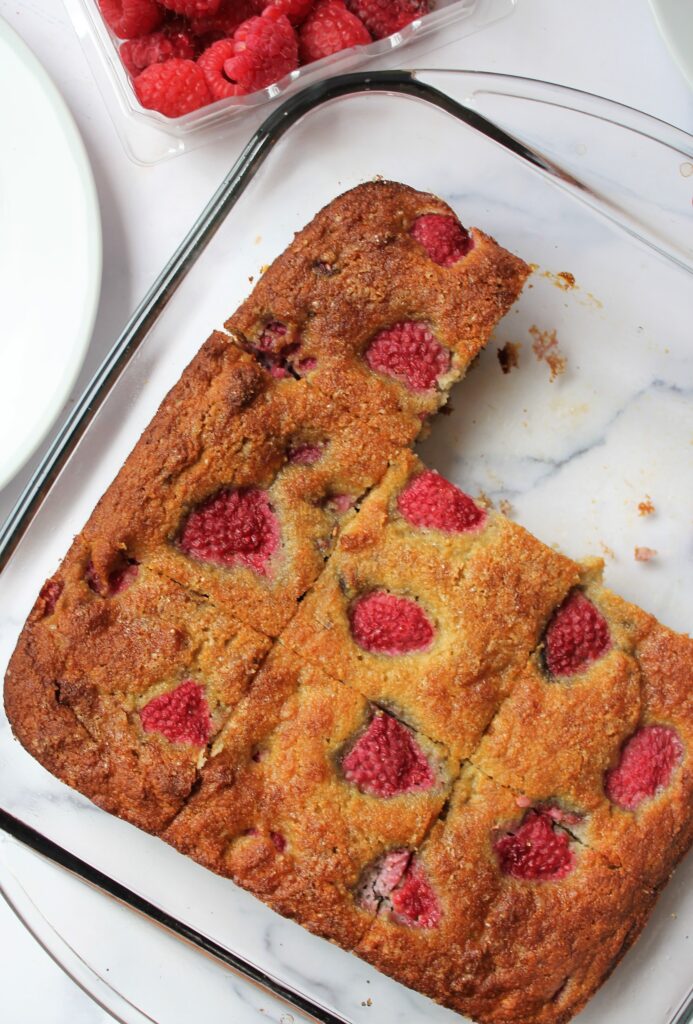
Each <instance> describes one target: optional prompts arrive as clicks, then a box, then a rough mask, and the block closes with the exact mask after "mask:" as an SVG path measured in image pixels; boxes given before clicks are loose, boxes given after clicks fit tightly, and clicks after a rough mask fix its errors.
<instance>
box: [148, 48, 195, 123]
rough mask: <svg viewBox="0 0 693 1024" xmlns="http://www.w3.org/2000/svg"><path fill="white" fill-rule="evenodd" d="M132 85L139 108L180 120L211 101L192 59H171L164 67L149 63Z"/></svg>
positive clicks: (166, 61) (165, 62) (164, 63)
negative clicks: (139, 104) (140, 106)
mask: <svg viewBox="0 0 693 1024" xmlns="http://www.w3.org/2000/svg"><path fill="white" fill-rule="evenodd" d="M134 85H135V92H136V93H137V97H138V99H139V101H140V103H141V104H142V106H143V107H147V109H148V110H158V111H159V113H161V114H165V115H166V117H181V116H182V115H183V114H189V113H190V111H191V110H197V109H198V107H204V106H205V104H206V103H211V102H212V94H211V93H210V91H209V87H208V85H207V82H206V80H205V76H204V75H203V73H202V69H201V68H199V67H198V66H197V64H196V63H195V62H194V61H192V60H181V59H180V58H178V57H173V58H172V59H171V60H165V61H164V62H163V64H150V65H149V67H148V68H145V69H144V71H143V72H142V73H141V74H139V75H138V76H137V78H136V79H135V82H134Z"/></svg>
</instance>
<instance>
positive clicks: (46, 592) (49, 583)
mask: <svg viewBox="0 0 693 1024" xmlns="http://www.w3.org/2000/svg"><path fill="white" fill-rule="evenodd" d="M64 585H65V584H64V583H63V582H62V580H46V582H45V583H44V584H43V586H42V587H41V590H40V591H39V598H40V600H42V601H43V608H42V613H41V618H43V619H45V618H46V616H47V615H52V614H53V612H54V611H55V606H56V604H57V603H58V598H59V597H60V595H61V594H62V592H63V587H64Z"/></svg>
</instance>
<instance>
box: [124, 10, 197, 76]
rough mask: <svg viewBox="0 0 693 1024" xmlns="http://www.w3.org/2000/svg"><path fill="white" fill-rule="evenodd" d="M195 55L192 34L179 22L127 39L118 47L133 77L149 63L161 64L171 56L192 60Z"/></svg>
mask: <svg viewBox="0 0 693 1024" xmlns="http://www.w3.org/2000/svg"><path fill="white" fill-rule="evenodd" d="M196 56H197V47H196V45H195V41H194V39H193V37H192V34H191V33H190V32H189V31H188V30H187V29H186V28H184V27H183V26H182V24H180V23H179V24H175V23H172V24H171V25H166V26H164V28H162V29H161V31H160V32H152V33H150V35H148V36H140V38H139V39H129V40H128V41H127V42H126V43H123V44H122V46H121V47H120V59H121V60H122V62H123V64H124V65H125V67H126V68H127V69H128V71H129V72H130V74H131V75H132V76H133V77H134V76H135V75H138V74H139V73H140V71H144V69H145V68H148V67H149V65H150V64H161V62H162V61H164V60H170V58H171V57H180V59H181V60H194V59H195V57H196Z"/></svg>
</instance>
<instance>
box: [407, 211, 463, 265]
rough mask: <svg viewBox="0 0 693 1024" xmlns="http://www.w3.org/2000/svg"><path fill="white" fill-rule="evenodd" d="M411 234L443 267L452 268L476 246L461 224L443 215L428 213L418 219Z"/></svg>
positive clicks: (435, 261)
mask: <svg viewBox="0 0 693 1024" xmlns="http://www.w3.org/2000/svg"><path fill="white" fill-rule="evenodd" d="M411 234H412V237H413V238H415V239H416V241H417V242H419V244H420V245H422V246H423V247H424V249H425V250H426V252H427V253H428V255H429V256H430V257H431V259H432V260H433V262H434V263H439V264H440V265H441V267H451V266H452V265H453V263H457V261H458V260H461V259H462V257H463V256H466V255H467V253H468V252H469V250H470V249H471V248H472V246H473V244H474V243H473V242H472V239H471V238H470V236H469V234H468V232H467V231H466V230H465V228H463V227H462V225H461V224H460V222H459V221H458V220H457V219H456V218H455V217H448V216H447V215H446V214H443V213H426V214H424V215H423V217H417V219H416V220H415V221H414V224H413V226H412V229H411Z"/></svg>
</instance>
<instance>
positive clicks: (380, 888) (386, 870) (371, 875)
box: [356, 850, 412, 911]
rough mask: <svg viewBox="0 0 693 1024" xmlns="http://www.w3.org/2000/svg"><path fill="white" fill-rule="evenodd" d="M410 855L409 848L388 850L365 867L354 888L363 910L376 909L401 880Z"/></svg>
mask: <svg viewBox="0 0 693 1024" xmlns="http://www.w3.org/2000/svg"><path fill="white" fill-rule="evenodd" d="M411 856H412V855H411V851H410V850H390V851H389V853H385V854H383V856H382V857H379V858H378V860H376V861H375V863H373V864H371V865H370V867H368V868H366V870H365V872H364V873H363V876H362V878H361V881H360V882H359V885H358V888H357V890H356V900H357V902H358V903H359V905H360V906H362V907H363V909H364V910H371V911H376V910H377V909H378V907H379V906H380V903H381V902H382V900H384V899H386V898H387V897H388V896H389V895H390V893H391V892H392V890H393V889H394V888H395V886H396V885H398V884H399V883H400V882H401V881H402V878H403V877H404V873H405V871H406V870H407V868H408V867H409V862H410V860H411Z"/></svg>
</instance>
